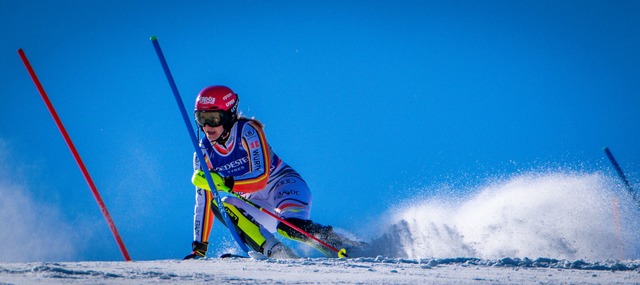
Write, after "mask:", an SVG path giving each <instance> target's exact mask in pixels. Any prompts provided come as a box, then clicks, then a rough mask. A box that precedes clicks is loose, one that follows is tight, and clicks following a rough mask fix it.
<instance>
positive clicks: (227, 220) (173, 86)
mask: <svg viewBox="0 0 640 285" xmlns="http://www.w3.org/2000/svg"><path fill="white" fill-rule="evenodd" d="M151 42H152V43H153V47H154V48H155V51H156V53H157V54H158V59H159V60H160V64H161V65H162V69H163V70H164V73H165V75H166V76H167V80H168V81H169V86H170V87H171V91H173V96H174V97H175V99H176V103H177V104H178V108H179V109H180V113H181V114H182V119H183V120H184V123H185V126H186V127H187V131H188V132H189V136H190V137H191V142H192V144H193V147H194V149H195V152H196V155H197V157H198V159H199V160H200V162H202V163H204V162H205V160H204V155H203V154H202V150H201V149H200V147H199V146H198V139H197V138H196V135H195V133H194V131H193V127H192V126H191V121H190V120H189V116H188V115H187V109H186V108H185V107H184V103H183V102H182V99H181V97H180V92H178V87H177V86H176V82H175V80H174V79H173V76H172V75H171V71H170V70H169V65H168V64H167V60H166V59H165V57H164V54H163V53H162V49H160V44H159V43H158V39H157V38H156V37H155V36H152V37H151ZM205 173H208V172H205ZM205 178H206V179H207V183H209V186H210V187H211V186H213V185H214V183H213V179H212V178H211V174H208V175H205ZM211 189H216V188H215V187H211ZM211 194H212V196H213V199H215V201H216V203H217V204H218V209H219V210H220V215H222V218H223V219H224V222H225V224H227V225H232V224H233V223H232V222H231V219H230V218H229V215H228V214H227V212H226V211H225V209H224V205H223V204H222V200H221V198H220V195H219V194H218V193H217V192H216V191H211ZM227 228H228V229H229V232H231V235H232V236H233V239H234V240H235V241H236V243H237V244H238V246H240V248H241V249H242V250H243V251H244V252H249V248H248V247H247V245H246V244H244V241H243V240H242V238H240V235H239V234H238V231H236V229H235V228H234V227H227Z"/></svg>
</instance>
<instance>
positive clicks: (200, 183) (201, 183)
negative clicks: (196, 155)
mask: <svg viewBox="0 0 640 285" xmlns="http://www.w3.org/2000/svg"><path fill="white" fill-rule="evenodd" d="M211 178H213V184H215V187H216V190H218V191H224V192H229V191H230V190H231V189H229V187H227V185H225V184H224V178H223V177H222V176H220V174H218V173H215V172H211ZM191 183H193V185H195V186H196V187H198V188H202V189H204V190H208V191H211V189H210V187H209V183H208V182H207V178H206V176H205V174H204V171H202V170H196V171H194V172H193V176H192V177H191Z"/></svg>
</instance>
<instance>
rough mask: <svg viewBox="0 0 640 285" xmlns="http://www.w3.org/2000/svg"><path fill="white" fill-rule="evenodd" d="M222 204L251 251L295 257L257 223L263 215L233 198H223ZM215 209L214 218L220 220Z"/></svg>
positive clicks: (270, 255)
mask: <svg viewBox="0 0 640 285" xmlns="http://www.w3.org/2000/svg"><path fill="white" fill-rule="evenodd" d="M222 203H223V204H224V206H225V210H226V212H227V214H228V215H229V218H230V219H231V221H232V222H233V224H234V227H235V228H236V230H237V231H238V233H239V234H240V237H241V238H242V239H243V241H244V243H245V244H247V245H248V246H249V247H250V248H251V249H252V250H254V251H256V252H260V253H262V254H264V255H265V256H267V257H275V258H295V257H297V256H295V254H293V252H291V251H289V250H288V249H287V248H285V247H284V245H282V244H281V243H280V241H278V240H277V238H276V237H275V236H274V235H273V234H272V233H271V232H270V231H268V230H267V229H266V228H265V227H264V226H263V225H262V224H261V223H259V222H258V221H259V220H260V219H264V217H263V216H265V214H264V213H262V212H260V211H259V210H258V209H256V208H255V207H253V206H250V205H248V204H247V203H245V202H244V201H242V200H240V199H238V198H235V197H225V198H223V199H222ZM215 209H216V210H215V211H214V212H216V216H218V218H219V219H222V217H221V215H220V212H219V211H218V210H217V207H216V208H215Z"/></svg>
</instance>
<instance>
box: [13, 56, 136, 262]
mask: <svg viewBox="0 0 640 285" xmlns="http://www.w3.org/2000/svg"><path fill="white" fill-rule="evenodd" d="M18 54H19V55H20V59H22V62H23V63H24V66H25V67H26V68H27V72H29V75H30V76H31V79H32V80H33V83H34V84H35V85H36V88H37V89H38V92H39V93H40V96H41V97H42V100H44V103H45V105H46V106H47V109H49V113H51V116H52V117H53V120H54V121H55V123H56V125H57V126H58V130H60V133H61V134H62V137H63V138H64V141H65V142H66V143H67V146H68V147H69V150H71V154H72V155H73V158H74V159H75V160H76V163H77V164H78V167H80V171H81V172H82V175H83V176H84V179H85V180H86V181H87V184H88V185H89V188H90V189H91V193H93V197H94V198H95V199H96V202H97V203H98V207H100V210H101V211H102V215H103V216H104V218H105V220H106V221H107V224H109V228H110V229H111V233H112V234H113V237H114V238H115V239H116V242H117V243H118V247H119V248H120V251H121V252H122V256H123V257H124V259H125V260H126V261H131V257H130V256H129V253H128V252H127V248H126V247H125V245H124V242H123V241H122V238H121V237H120V234H119V233H118V229H117V228H116V225H115V223H114V222H113V219H112V218H111V215H110V214H109V211H108V210H107V206H106V205H105V204H104V201H103V200H102V197H100V193H99V192H98V188H97V187H96V185H95V184H94V183H93V179H91V175H89V171H88V170H87V168H86V166H85V165H84V162H83V161H82V158H81V157H80V154H79V153H78V151H77V150H76V147H75V146H74V144H73V141H72V140H71V137H69V134H68V133H67V131H66V129H65V128H64V125H63V124H62V120H60V117H58V113H57V112H56V110H55V108H54V107H53V104H51V101H50V100H49V96H47V93H46V92H45V91H44V88H43V87H42V84H41V83H40V80H39V79H38V76H37V75H36V73H35V71H34V70H33V68H32V67H31V64H30V63H29V60H28V59H27V56H26V54H25V53H24V51H23V50H22V49H19V50H18Z"/></svg>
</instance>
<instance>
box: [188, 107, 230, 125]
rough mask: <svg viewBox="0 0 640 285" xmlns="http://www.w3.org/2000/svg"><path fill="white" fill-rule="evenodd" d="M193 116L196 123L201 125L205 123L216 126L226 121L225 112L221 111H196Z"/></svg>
mask: <svg viewBox="0 0 640 285" xmlns="http://www.w3.org/2000/svg"><path fill="white" fill-rule="evenodd" d="M195 116H196V123H198V125H199V126H201V127H204V126H205V125H209V126H210V127H217V126H221V125H223V124H224V122H225V121H226V116H225V113H224V112H222V111H196V112H195Z"/></svg>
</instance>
